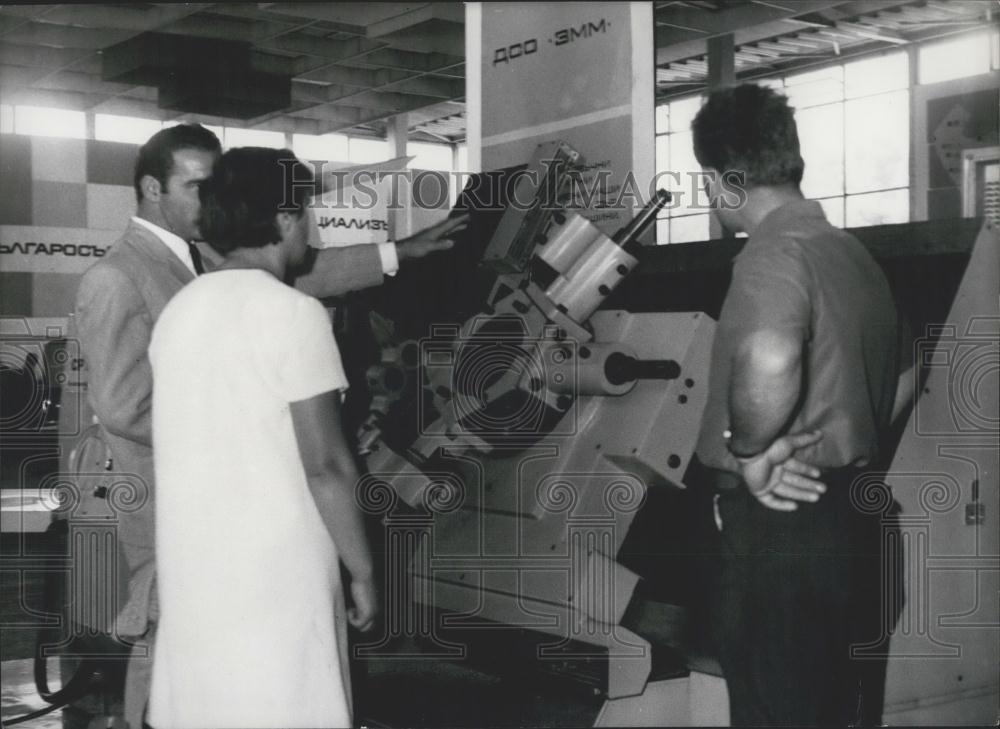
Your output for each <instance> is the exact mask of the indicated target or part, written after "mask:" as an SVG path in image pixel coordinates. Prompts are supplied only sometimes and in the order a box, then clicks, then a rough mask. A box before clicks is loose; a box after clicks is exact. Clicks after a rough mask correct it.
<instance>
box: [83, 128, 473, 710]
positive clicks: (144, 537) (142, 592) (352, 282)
mask: <svg viewBox="0 0 1000 729" xmlns="http://www.w3.org/2000/svg"><path fill="white" fill-rule="evenodd" d="M220 153H221V148H220V144H219V140H218V139H217V138H216V137H215V135H214V134H212V132H210V131H209V130H207V129H205V128H204V127H202V126H200V125H197V124H195V125H185V124H182V125H178V126H174V127H170V128H168V129H164V130H162V131H160V132H158V133H156V134H155V135H153V137H151V138H150V139H149V141H147V142H146V143H145V144H144V145H143V146H142V147H141V148H140V151H139V158H138V160H137V163H136V168H135V177H134V184H135V190H136V197H137V201H138V204H137V212H136V215H135V217H133V218H132V220H131V222H130V223H129V225H128V228H127V229H126V230H125V233H124V234H123V235H122V237H121V238H120V239H119V240H118V241H117V242H116V243H115V244H114V245H112V246H111V248H110V249H109V251H108V253H107V255H105V256H104V257H103V258H102V259H101V260H100V261H99V262H98V263H96V264H95V265H93V266H92V267H91V268H90V269H88V270H87V272H86V273H85V274H84V275H83V277H82V279H81V282H80V287H79V291H78V293H77V299H76V311H75V316H74V325H75V330H76V335H77V337H78V338H79V341H80V347H81V350H82V355H83V358H84V361H85V362H86V370H87V377H88V388H87V393H88V401H89V405H90V406H91V407H92V408H93V413H94V415H96V420H97V422H98V424H99V428H100V433H101V436H102V437H103V439H104V441H105V443H106V445H107V448H108V452H109V455H110V461H109V462H108V464H107V466H106V467H107V468H108V470H109V471H113V472H114V473H116V474H125V476H124V478H123V479H119V481H122V480H123V482H124V483H128V484H131V487H132V488H134V489H135V492H134V495H133V496H134V502H133V503H132V504H131V506H129V507H128V508H127V509H123V510H120V511H119V512H118V514H117V516H118V542H119V553H120V559H123V560H124V565H123V566H124V567H125V571H126V572H127V585H123V586H119V588H124V589H119V592H124V593H125V595H124V605H122V606H120V608H121V609H120V612H119V613H118V615H117V619H113V618H112V617H111V616H110V615H104V616H101V615H92V616H91V617H90V619H88V620H87V622H88V623H91V626H90V627H93V628H96V629H98V630H101V631H103V632H107V633H110V634H111V635H112V636H115V637H121V638H125V639H126V640H127V641H129V642H134V647H133V650H132V655H131V658H130V659H129V664H128V669H127V677H126V681H125V707H124V713H125V719H126V721H127V722H128V725H129V726H130V727H132V729H141V727H142V716H143V712H144V709H145V705H146V699H147V697H148V694H149V683H150V671H151V666H152V660H151V654H150V651H151V649H152V645H153V641H154V637H155V631H156V619H157V604H156V591H155V569H154V553H153V545H154V535H153V523H154V517H153V502H154V484H153V452H152V433H151V417H150V411H151V401H152V373H151V370H150V365H149V360H148V357H147V348H148V346H149V340H150V334H151V332H152V329H153V326H154V324H155V323H156V321H157V319H158V317H159V316H160V312H162V311H163V308H164V306H166V304H167V302H169V301H170V299H171V298H172V297H173V296H174V294H176V293H177V292H178V291H180V289H181V288H182V287H183V286H184V285H185V284H187V283H188V282H189V281H191V280H193V279H194V278H195V276H196V275H198V273H200V272H201V271H202V270H204V268H206V267H207V268H211V266H212V264H211V262H210V261H208V260H206V261H203V260H202V257H201V252H200V251H199V250H198V248H197V247H196V246H195V245H194V244H193V243H191V241H192V240H195V239H197V238H198V218H199V213H200V209H201V203H200V200H199V194H198V193H199V186H200V184H201V183H202V182H203V181H204V180H206V179H208V177H209V176H210V174H211V171H212V166H213V164H214V163H215V161H216V159H217V158H218V156H219V155H220ZM463 226H464V220H463V219H452V220H448V221H446V222H445V223H442V224H439V225H436V226H433V227H431V228H428V229H427V230H425V231H423V232H421V233H418V234H416V235H414V236H412V237H411V238H409V239H406V240H404V241H400V242H399V243H388V244H379V245H378V246H373V245H359V246H350V247H344V248H331V249H326V250H323V251H321V252H319V253H318V254H317V256H316V258H315V263H314V265H313V267H312V270H311V271H310V272H309V273H308V274H307V275H304V276H301V277H300V278H299V279H297V280H296V282H295V284H296V287H297V288H299V289H300V290H303V291H306V292H307V293H310V294H313V295H315V296H336V295H339V294H343V293H346V292H348V291H352V290H357V289H362V288H367V287H370V286H376V285H378V284H381V283H382V277H383V275H384V274H393V273H395V269H396V267H397V266H398V264H399V261H400V260H405V259H407V258H419V257H422V256H424V255H427V254H428V253H432V252H434V251H436V250H442V249H445V248H449V247H450V246H451V241H450V240H449V239H448V236H449V235H450V234H452V233H454V232H457V231H458V230H460V229H461V228H462V227H463ZM108 496H109V498H110V494H109V495H108ZM119 496H121V495H119ZM126 500H128V499H126ZM191 508H192V509H197V508H198V505H197V504H192V505H191ZM80 597H81V596H77V599H80ZM206 609H211V608H210V607H207V608H206ZM109 623H113V624H109Z"/></svg>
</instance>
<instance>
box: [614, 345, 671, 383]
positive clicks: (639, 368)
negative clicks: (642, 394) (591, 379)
mask: <svg viewBox="0 0 1000 729" xmlns="http://www.w3.org/2000/svg"><path fill="white" fill-rule="evenodd" d="M680 375H681V366H680V365H679V364H677V361H676V360H673V359H636V358H635V357H630V356H628V355H627V354H622V353H621V352H615V353H614V354H612V355H611V356H610V357H608V359H607V361H606V362H605V363H604V376H605V377H607V378H608V382H610V383H611V384H612V385H622V384H624V383H626V382H632V381H633V380H676V379H677V378H678V377H680Z"/></svg>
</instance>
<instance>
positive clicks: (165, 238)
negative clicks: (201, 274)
mask: <svg viewBox="0 0 1000 729" xmlns="http://www.w3.org/2000/svg"><path fill="white" fill-rule="evenodd" d="M132 222H133V223H138V224H139V225H141V226H142V227H143V228H146V229H147V230H148V231H150V232H151V233H152V234H153V235H155V236H156V237H157V238H159V239H160V240H161V241H162V242H163V245H165V246H166V247H167V248H169V249H170V251H171V252H172V253H173V254H174V255H175V256H177V257H178V258H179V259H181V263H183V264H184V265H185V266H187V268H188V270H190V271H191V273H193V274H194V275H196V276H197V275H198V272H197V271H195V270H194V261H193V260H191V249H190V248H188V242H187V241H186V240H184V239H183V238H181V237H180V236H179V235H177V234H175V233H171V232H170V231H169V230H165V229H163V228H161V227H160V226H158V225H156V224H155V223H150V222H149V221H148V220H146V219H144V218H140V217H139V216H137V215H133V216H132Z"/></svg>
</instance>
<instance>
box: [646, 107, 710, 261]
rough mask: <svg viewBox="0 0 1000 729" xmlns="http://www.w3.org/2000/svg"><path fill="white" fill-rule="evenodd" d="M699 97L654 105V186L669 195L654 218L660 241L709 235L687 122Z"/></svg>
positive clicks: (705, 209)
mask: <svg viewBox="0 0 1000 729" xmlns="http://www.w3.org/2000/svg"><path fill="white" fill-rule="evenodd" d="M703 98H704V97H701V96H695V97H691V98H687V99H680V100H678V101H672V102H670V103H669V104H663V105H661V106H658V107H657V108H656V134H657V136H656V172H657V174H658V175H660V176H659V177H658V179H657V187H662V188H666V189H667V190H669V191H670V193H671V195H673V200H672V201H671V203H670V205H668V206H667V208H666V209H665V210H664V211H663V212H661V213H660V215H659V216H658V218H657V221H656V242H657V243H659V244H661V245H662V244H665V243H687V242H691V241H699V240H707V239H708V238H709V214H708V207H707V203H708V200H707V199H706V197H705V193H704V190H703V189H702V178H701V165H699V164H698V161H697V160H696V159H695V156H694V147H693V144H692V141H691V122H692V121H693V120H694V117H695V114H697V113H698V109H699V108H701V104H702V101H703ZM662 173H669V176H667V175H664V174H662Z"/></svg>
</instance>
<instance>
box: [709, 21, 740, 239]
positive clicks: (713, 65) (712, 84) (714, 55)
mask: <svg viewBox="0 0 1000 729" xmlns="http://www.w3.org/2000/svg"><path fill="white" fill-rule="evenodd" d="M734 51H735V47H734V45H733V34H732V33H727V34H725V35H717V36H715V37H713V38H709V39H708V90H709V91H712V90H713V89H718V88H722V87H724V86H731V85H733V84H735V83H736V58H735V54H734ZM708 233H709V236H710V237H711V238H732V237H733V236H734V234H733V233H732V232H730V231H727V230H726V229H725V228H723V227H722V224H721V223H720V222H719V220H718V218H716V217H715V215H712V216H710V218H709V227H708Z"/></svg>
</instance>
